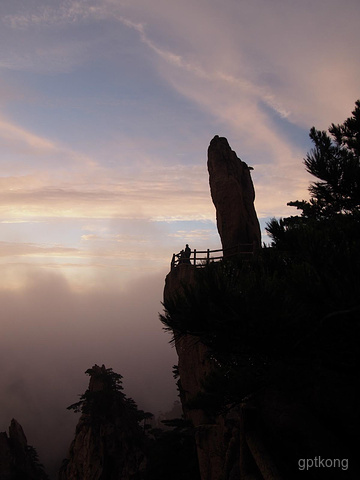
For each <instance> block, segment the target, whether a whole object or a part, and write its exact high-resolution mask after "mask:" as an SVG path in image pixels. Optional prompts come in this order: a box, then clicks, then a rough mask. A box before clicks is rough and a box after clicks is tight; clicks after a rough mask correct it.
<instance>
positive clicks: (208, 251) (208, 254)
mask: <svg viewBox="0 0 360 480" xmlns="http://www.w3.org/2000/svg"><path fill="white" fill-rule="evenodd" d="M209 260H210V250H209V249H207V255H206V264H207V265H208V264H209Z"/></svg>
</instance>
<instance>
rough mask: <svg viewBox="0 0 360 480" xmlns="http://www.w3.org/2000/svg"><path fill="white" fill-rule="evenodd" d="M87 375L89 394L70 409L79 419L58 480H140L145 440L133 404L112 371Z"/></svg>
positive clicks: (94, 370)
mask: <svg viewBox="0 0 360 480" xmlns="http://www.w3.org/2000/svg"><path fill="white" fill-rule="evenodd" d="M87 373H88V374H89V375H90V382H89V388H88V390H87V391H86V392H85V394H84V395H83V396H82V397H81V400H80V402H78V403H76V404H74V405H71V406H70V407H69V409H74V410H75V411H81V412H82V415H81V417H80V419H79V422H78V425H77V427H76V432H75V439H74V441H73V442H72V444H71V446H70V450H69V457H68V459H66V460H64V462H63V465H62V467H61V470H60V474H59V480H85V479H86V480H100V479H101V480H105V479H106V480H120V479H121V480H141V479H142V478H143V474H144V470H145V466H146V459H145V453H144V451H145V445H144V443H145V437H144V432H143V430H142V429H141V427H140V426H139V423H138V421H139V411H138V410H137V407H136V405H135V403H134V402H133V400H132V399H128V398H126V397H125V395H124V394H123V393H122V392H121V391H120V390H122V387H121V381H120V379H121V376H120V375H118V374H114V372H112V371H111V369H106V368H105V366H104V365H103V366H102V367H99V366H98V365H94V366H93V367H92V369H89V370H88V371H87Z"/></svg>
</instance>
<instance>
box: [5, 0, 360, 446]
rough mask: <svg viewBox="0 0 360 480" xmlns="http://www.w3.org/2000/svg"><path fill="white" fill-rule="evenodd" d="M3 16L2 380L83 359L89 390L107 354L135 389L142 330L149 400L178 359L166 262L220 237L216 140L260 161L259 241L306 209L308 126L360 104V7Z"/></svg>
mask: <svg viewBox="0 0 360 480" xmlns="http://www.w3.org/2000/svg"><path fill="white" fill-rule="evenodd" d="M0 22H1V28H0V44H1V49H0V71H1V75H0V165H1V176H0V188H1V190H0V192H1V193H0V195H1V202H0V205H1V206H0V265H1V277H0V295H1V299H2V305H3V306H4V305H5V307H6V308H4V307H3V310H2V314H1V317H0V321H2V322H3V324H4V325H5V326H4V327H3V332H5V339H4V336H3V337H2V340H1V341H2V342H4V345H3V346H2V353H1V355H3V356H4V358H5V360H6V362H7V364H8V365H11V367H10V366H9V368H8V369H5V370H6V373H5V374H2V375H3V377H2V384H3V386H4V385H5V386H8V385H9V382H10V380H9V379H10V378H11V379H12V378H13V377H14V376H15V377H16V378H17V379H18V381H19V382H21V381H22V382H23V384H22V385H23V388H24V389H25V390H26V391H27V392H29V391H31V388H30V384H32V385H34V382H35V385H36V381H37V380H36V379H35V378H36V376H37V374H38V372H39V371H41V372H42V373H41V375H43V377H42V385H44V384H46V382H47V380H46V379H47V378H48V376H49V375H50V372H54V371H58V372H59V375H60V376H62V378H63V377H64V376H66V375H67V374H68V372H69V371H70V370H71V369H72V368H74V369H77V370H79V371H76V372H75V373H71V375H72V379H73V380H74V382H75V380H77V381H78V379H79V378H81V381H82V382H83V384H82V385H83V386H84V385H85V386H86V382H87V379H86V378H85V377H84V375H83V371H84V370H85V369H86V368H89V367H90V366H91V365H92V364H94V363H96V362H97V363H99V362H102V361H104V362H107V363H110V362H112V364H111V365H110V364H109V365H107V366H109V367H113V368H114V370H115V371H119V373H122V374H123V375H124V377H125V386H126V375H127V376H130V375H132V373H133V372H134V368H135V366H136V365H137V364H138V359H137V358H135V356H136V355H135V354H134V352H136V351H137V350H136V345H137V343H136V342H137V341H138V340H133V337H134V338H135V336H136V334H137V333H139V332H143V335H144V338H142V339H140V340H139V345H140V347H141V352H142V353H141V362H143V363H144V364H145V365H146V368H148V370H147V371H146V372H145V373H143V374H142V375H143V376H142V377H141V375H140V377H141V379H140V383H141V384H142V385H143V387H142V390H141V388H140V387H139V382H138V383H137V384H136V381H135V380H129V384H130V385H131V382H133V387H132V388H133V391H134V392H135V393H137V392H138V390H137V389H140V390H141V391H142V393H141V392H140V393H141V395H144V397H146V393H144V392H145V391H146V388H145V386H144V378H145V377H146V378H148V376H149V372H150V371H151V368H158V370H157V371H158V372H159V378H160V379H162V380H163V378H164V375H165V374H164V372H165V370H166V369H170V371H171V366H172V363H175V360H174V358H175V355H174V351H173V350H169V347H168V346H167V341H168V338H164V337H163V333H162V332H161V326H160V324H159V322H158V319H157V312H159V311H160V310H161V305H160V301H161V299H162V288H163V281H164V276H165V274H166V273H167V270H168V268H169V263H170V260H171V255H172V253H173V252H177V251H179V250H180V249H182V248H183V247H184V245H185V243H189V244H190V246H191V247H192V248H197V249H198V250H199V249H200V250H201V249H205V248H217V247H218V246H219V244H220V242H219V238H218V234H217V231H216V227H215V210H214V207H213V204H212V202H211V198H210V193H209V186H208V173H207V169H206V152H207V147H208V145H209V142H210V140H211V139H212V138H213V136H214V135H216V134H217V135H220V136H225V137H227V138H228V141H229V143H230V145H231V147H232V149H233V150H235V151H236V152H237V154H238V156H239V157H240V158H241V159H242V160H244V161H245V162H246V163H248V164H249V165H251V166H252V167H253V168H254V170H253V172H252V176H253V181H254V184H255V189H256V209H257V213H258V216H259V218H260V221H261V227H262V231H263V233H264V227H265V224H266V221H267V220H268V219H269V218H271V217H273V216H275V217H280V216H284V215H285V216H288V215H290V214H292V213H295V211H294V209H292V208H290V207H287V206H286V203H287V202H288V201H290V200H296V199H302V198H307V186H308V184H309V181H310V177H309V176H308V175H307V174H306V172H305V170H304V167H303V165H302V159H303V157H304V156H305V154H306V152H307V151H308V150H309V149H310V147H311V144H310V142H309V139H308V132H309V129H310V128H311V127H312V126H313V125H315V126H316V127H317V128H319V129H327V128H328V126H329V125H330V124H331V123H332V122H334V123H341V122H343V121H344V120H345V119H346V118H347V117H348V116H350V114H351V111H352V110H353V108H354V104H355V101H356V100H357V99H358V98H359V97H360V63H359V45H360V29H359V24H360V3H359V1H358V0H343V1H342V2H339V1H338V0H312V1H308V0H299V1H290V0H287V1H286V0H272V1H267V0H251V1H250V0H249V1H244V0H222V1H220V0H192V1H189V0H182V1H181V2H180V1H175V0H123V1H122V0H77V1H75V0H1V3H0ZM264 240H265V241H266V240H267V239H266V237H265V236H264ZM65 317H66V318H65ZM100 324H101V325H103V329H104V331H102V330H101V328H100V327H99V325H100ZM34 328H35V329H37V333H38V336H37V335H36V334H34V333H32V332H33V329H34ZM104 332H105V333H104ZM154 332H155V333H154ZM34 335H35V336H34ZM152 335H154V339H153V340H151V338H152ZM33 336H34V338H33ZM99 338H100V343H99V342H98V340H99ZM137 338H138V337H137ZM31 339H32V340H33V342H31V341H29V340H31ZM142 342H143V343H142ZM24 345H26V348H27V349H28V356H27V357H26V358H27V359H29V360H30V362H29V363H30V365H29V369H30V370H29V371H30V373H29V375H30V377H31V375H32V376H33V378H32V380H31V379H30V380H29V378H24V377H22V376H21V375H20V374H19V371H20V368H19V369H17V367H16V365H17V362H18V364H19V365H21V362H22V361H23V359H22V355H23V354H20V353H19V351H18V350H23V347H24ZM44 345H45V346H44ZM54 345H56V347H55V348H53V346H54ZM99 345H102V346H103V349H101V348H100V346H99ZM0 346H1V345H0ZM140 347H139V348H140ZM162 348H164V351H165V353H164V354H163V353H159V352H161V351H162V350H161V349H162ZM97 349H99V352H98V356H96V355H92V354H91V352H94V351H97ZM65 351H66V352H68V353H65ZM104 351H105V352H104ZM109 352H111V353H109ZM147 352H148V353H147ZM80 353H83V356H82V357H81V355H80ZM24 355H25V354H24ZM77 355H78V356H79V358H78V359H77ZM132 355H133V356H132ZM162 355H163V356H162ZM65 357H66V359H65ZM80 357H81V358H80ZM99 357H101V358H100V359H99ZM0 359H1V358H0ZM24 361H25V360H24ZM32 362H34V363H33V365H34V366H33V367H31V365H32ZM74 365H75V366H74ZM32 368H33V369H32ZM146 368H145V370H146ZM124 371H125V373H124ZM31 372H32V373H31ZM65 372H67V373H65ZM127 372H128V373H127ZM78 375H79V376H78ZM170 376H171V375H170ZM83 377H84V378H83ZM39 382H40V380H39ZM51 382H53V383H55V384H56V385H57V384H58V383H56V382H59V379H58V380H57V381H56V382H55V380H54V379H52V380H51ZM168 382H169V385H170V380H169V381H168ZM68 383H69V385H70V384H71V388H75V392H76V394H77V393H81V389H82V388H83V387H82V386H81V385H80V386H79V385H78V384H76V387H73V385H74V383H72V380H71V379H69V380H68ZM135 384H136V385H137V386H135ZM43 388H45V387H43ZM49 388H50V387H49ZM57 388H62V391H67V390H66V389H67V387H65V386H64V385H62V387H57ZM171 388H172V387H171V386H168V387H167V389H165V390H166V391H170V389H171ZM79 389H80V390H79ZM158 389H161V387H160V380H159V386H158ZM78 390H79V391H78ZM130 390H131V388H130ZM165 390H164V391H165ZM69 391H70V387H69ZM71 392H72V390H71ZM135 393H134V396H135ZM14 395H15V397H16V394H15V393H14ZM19 395H20V394H19ZM71 395H72V393H71ZM151 395H153V396H151ZM151 395H150V394H149V402H150V403H151V402H152V401H154V398H155V397H156V395H155V394H151ZM157 395H159V392H157ZM58 396H59V395H58ZM15 397H14V398H15ZM150 397H151V398H150ZM16 398H17V397H16ZM19 398H20V397H19ZM74 400H75V399H74V398H73V397H71V398H69V403H71V402H73V401H74ZM135 400H138V399H137V398H135ZM61 401H62V402H65V403H66V402H67V401H68V400H67V399H63V398H61ZM144 401H145V403H146V398H145V400H144ZM19 402H20V400H19ZM14 404H16V402H15V403H14V402H13V405H14ZM65 406H66V405H65ZM62 407H63V405H62V404H61V408H62ZM19 408H20V407H19ZM148 408H150V407H148ZM161 408H163V406H161ZM9 412H11V409H9ZM10 414H11V413H9V415H10ZM65 414H68V413H67V412H66V413H65ZM12 415H13V416H15V413H14V414H12ZM18 420H19V421H20V423H21V418H18ZM0 421H1V422H0V430H3V429H5V428H6V424H7V423H9V421H10V418H9V419H8V420H7V418H6V419H3V418H1V419H0ZM3 424H4V425H3ZM33 443H36V439H35V441H34V442H33Z"/></svg>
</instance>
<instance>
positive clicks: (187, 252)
mask: <svg viewBox="0 0 360 480" xmlns="http://www.w3.org/2000/svg"><path fill="white" fill-rule="evenodd" d="M190 255H191V249H190V247H189V245H188V244H186V247H185V251H184V258H185V260H184V262H185V263H190Z"/></svg>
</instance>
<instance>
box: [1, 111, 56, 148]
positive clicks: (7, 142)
mask: <svg viewBox="0 0 360 480" xmlns="http://www.w3.org/2000/svg"><path fill="white" fill-rule="evenodd" d="M0 138H1V140H2V144H3V146H6V147H7V148H9V149H11V150H14V149H15V150H17V151H20V152H24V151H27V152H29V153H31V154H32V155H35V154H36V155H39V154H41V155H45V154H52V153H54V151H55V150H56V146H55V144H54V143H53V142H51V141H50V140H48V139H46V138H43V137H40V136H38V135H35V134H33V133H31V132H29V131H27V130H25V129H23V128H21V127H19V126H17V125H15V124H13V123H11V122H9V121H7V120H6V119H5V118H3V117H0Z"/></svg>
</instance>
